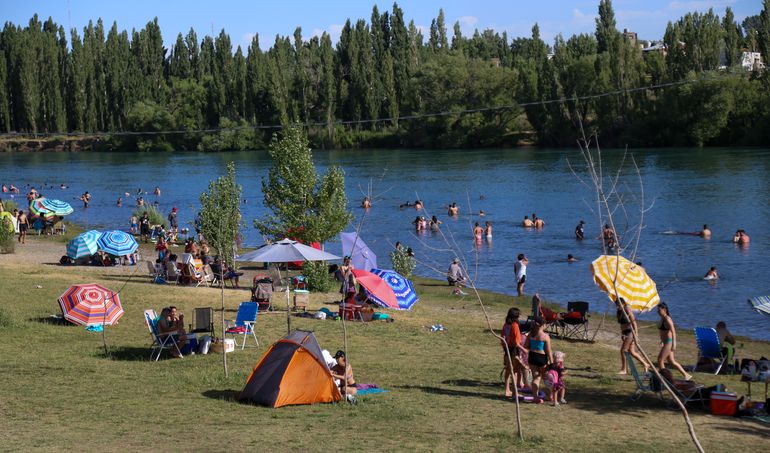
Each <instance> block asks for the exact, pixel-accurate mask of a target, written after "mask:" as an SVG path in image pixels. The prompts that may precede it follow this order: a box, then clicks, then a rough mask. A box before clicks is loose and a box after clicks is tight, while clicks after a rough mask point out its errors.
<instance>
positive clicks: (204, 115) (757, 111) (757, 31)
mask: <svg viewBox="0 0 770 453" xmlns="http://www.w3.org/2000/svg"><path fill="white" fill-rule="evenodd" d="M648 38H650V37H648ZM653 38H654V37H653ZM662 39H663V41H664V42H665V47H666V48H667V52H665V53H664V52H642V50H641V49H640V46H639V43H634V42H633V41H632V40H631V39H629V38H628V37H626V36H625V35H624V34H623V33H621V32H620V31H619V30H618V29H617V25H616V21H615V15H614V11H613V8H612V4H611V1H610V0H601V1H600V3H599V7H598V17H597V19H596V30H595V33H593V34H579V35H574V36H571V37H569V38H568V39H564V38H563V37H562V36H561V35H559V36H557V37H556V39H555V41H554V42H553V43H552V44H551V45H549V44H547V43H546V42H544V41H543V39H542V38H541V37H540V32H539V28H538V26H537V25H535V26H534V27H532V30H531V35H530V36H529V37H527V38H516V39H510V38H509V37H508V36H507V34H506V33H505V32H503V33H497V32H495V31H493V30H484V31H478V30H477V31H475V33H473V35H472V36H463V34H462V32H461V27H460V25H459V23H455V24H454V27H453V32H452V33H451V36H450V35H449V34H448V32H447V25H446V23H445V18H444V13H443V11H439V14H438V17H436V18H435V19H434V20H433V21H432V23H431V26H430V29H429V31H427V32H426V33H425V34H423V33H422V32H421V31H420V29H418V27H416V26H415V24H414V22H412V21H410V22H408V23H407V21H406V19H405V18H404V12H403V11H402V9H401V8H400V7H399V6H398V5H397V4H394V5H393V8H392V10H391V11H386V12H382V13H381V12H380V11H379V10H378V9H377V7H376V6H375V7H374V8H373V10H372V14H371V18H370V20H369V22H366V21H365V20H357V21H355V22H352V21H350V20H348V21H347V22H346V23H345V26H344V27H343V29H342V32H341V34H340V37H339V40H338V42H337V43H336V44H334V43H332V40H331V37H330V36H329V34H327V33H324V34H323V35H321V36H313V37H311V38H309V39H308V38H307V37H303V35H302V30H301V29H300V28H297V29H296V30H295V32H294V34H293V36H276V38H275V42H274V43H273V45H272V46H271V47H270V48H269V50H267V51H264V50H262V48H261V47H260V42H259V36H258V35H255V36H254V38H253V40H252V42H251V44H250V45H249V46H248V48H246V49H242V48H241V47H240V46H237V47H236V48H235V50H233V45H232V42H231V39H230V37H229V36H228V34H227V33H226V32H225V31H224V30H222V31H221V32H220V33H219V35H217V36H216V37H215V36H204V37H203V38H202V39H201V38H199V36H198V35H197V34H196V32H195V31H194V30H192V29H191V30H190V31H189V32H188V33H187V34H186V35H182V34H181V33H180V34H179V35H178V36H177V38H176V41H175V43H174V44H173V45H172V46H171V47H170V48H169V49H166V48H165V47H164V44H163V37H162V35H161V30H160V26H159V24H158V21H157V19H155V20H153V21H151V22H149V23H147V25H146V26H145V27H144V28H143V29H141V30H132V31H131V33H129V32H127V31H125V30H120V29H119V28H118V25H117V24H116V23H113V24H112V26H111V27H110V28H109V30H106V29H105V27H104V24H103V22H102V20H101V19H100V20H98V21H96V23H89V24H88V26H87V27H85V28H84V29H83V30H82V32H78V30H76V29H73V30H70V31H69V33H67V32H66V31H65V30H64V28H63V27H62V26H61V25H58V24H56V23H55V22H53V20H51V19H48V20H47V21H45V22H41V21H40V19H39V18H38V17H37V16H34V17H33V18H32V19H31V20H30V21H29V23H28V24H27V25H26V26H20V25H15V24H12V23H6V24H5V26H4V28H3V30H2V32H0V133H8V132H19V133H46V134H51V133H64V132H68V133H76V134H77V133H84V134H87V133H97V132H106V133H109V132H126V131H128V132H163V133H160V134H157V133H156V134H145V135H142V134H139V135H121V134H115V135H110V134H107V135H108V137H109V139H108V140H107V141H106V143H107V144H108V145H109V146H112V147H116V148H126V147H130V148H139V149H166V148H168V149H196V148H197V149H204V150H217V149H246V148H257V147H262V146H263V142H264V140H265V137H269V136H270V134H272V132H273V131H274V126H277V125H286V124H291V123H297V122H299V123H305V124H309V127H308V131H309V135H310V137H311V140H312V141H313V142H314V144H316V145H322V146H330V147H331V146H341V147H354V146H415V147H476V146H501V145H509V144H514V143H517V142H521V141H522V140H528V141H536V142H537V143H539V144H541V145H562V144H571V143H574V139H575V137H576V134H577V131H578V129H579V126H580V124H583V125H584V126H586V127H588V128H589V129H595V130H597V131H599V133H600V135H601V136H602V137H603V141H604V142H605V143H607V144H625V143H628V144H631V145H699V146H700V145H709V144H728V145H735V144H767V143H768V142H770V137H769V136H768V134H770V132H768V131H770V127H767V126H770V112H769V110H770V109H768V107H767V105H770V102H768V101H770V95H769V94H768V93H770V90H768V76H767V73H766V72H761V71H746V70H743V69H741V68H740V55H741V53H742V52H743V51H747V50H749V51H759V52H761V53H762V55H763V56H767V55H768V50H769V49H770V0H763V9H762V10H761V11H760V12H759V14H758V15H757V16H751V17H748V18H747V19H746V20H744V21H743V23H742V24H741V25H739V24H738V23H737V22H736V20H735V18H734V16H733V13H732V11H731V10H730V9H729V8H728V9H727V10H726V11H725V13H724V16H723V17H721V18H720V17H719V16H718V15H717V14H715V13H714V12H713V11H711V10H709V11H708V12H706V13H690V14H687V15H685V16H684V17H682V18H680V19H679V20H677V21H676V22H671V23H669V24H668V27H667V29H666V32H665V35H664V36H663V37H662ZM724 66H726V68H725V67H724ZM680 81H690V82H691V83H686V84H678V85H673V86H667V87H661V88H655V89H645V90H638V89H637V88H639V87H649V86H653V85H667V84H669V83H670V82H680ZM605 93H610V94H608V95H602V94H605ZM594 95H600V96H595V97H591V96H594ZM557 99H562V100H563V101H560V102H543V101H551V100H557ZM521 104H524V105H523V106H522V105H521ZM476 109H481V110H478V111H471V112H467V111H468V110H476ZM461 111H466V112H465V113H462V114H461V113H457V112H461ZM442 112H451V113H449V114H444V115H426V114H434V113H442ZM415 116H416V118H414V117H415ZM169 132H171V133H169Z"/></svg>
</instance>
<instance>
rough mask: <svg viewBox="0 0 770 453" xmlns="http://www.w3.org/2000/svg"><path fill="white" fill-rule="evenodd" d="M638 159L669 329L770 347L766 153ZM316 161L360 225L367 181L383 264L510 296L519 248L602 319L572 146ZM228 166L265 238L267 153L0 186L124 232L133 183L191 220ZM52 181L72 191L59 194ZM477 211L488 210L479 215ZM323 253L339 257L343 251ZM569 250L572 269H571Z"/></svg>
mask: <svg viewBox="0 0 770 453" xmlns="http://www.w3.org/2000/svg"><path fill="white" fill-rule="evenodd" d="M634 156H635V159H636V162H637V164H638V165H639V167H640V171H641V174H642V177H643V179H644V183H645V189H646V193H645V197H646V199H647V201H648V202H653V209H652V211H651V212H649V213H648V215H647V218H646V222H645V223H646V225H645V229H644V231H643V233H642V237H641V242H640V250H639V256H638V257H637V260H639V261H642V262H643V263H644V266H645V268H646V269H647V270H648V272H649V273H650V275H651V276H652V277H653V278H654V279H655V280H656V282H657V283H658V286H659V288H660V292H661V295H662V297H663V299H664V300H666V301H667V302H668V303H669V305H670V306H671V307H672V313H673V315H674V319H675V320H676V322H677V323H678V324H680V325H682V326H686V327H693V326H696V325H714V324H715V323H716V321H718V320H724V321H726V322H727V323H728V325H729V326H730V328H731V330H733V331H734V332H736V333H739V334H744V335H752V336H755V337H759V338H765V339H770V328H768V327H767V326H768V323H767V320H766V318H762V317H761V316H759V315H757V314H755V313H753V312H752V311H751V310H750V309H749V306H748V304H747V302H746V299H747V298H748V297H750V296H755V295H763V294H770V277H768V272H767V270H766V261H767V258H768V257H769V256H770V237H768V236H769V234H768V224H770V204H769V203H768V201H770V176H768V172H769V171H770V159H769V157H770V151H768V150H759V149H751V150H741V149H707V150H697V149H666V150H645V151H634ZM603 158H604V163H605V167H607V168H612V167H614V166H616V165H617V164H618V163H620V162H621V160H622V158H623V152H622V151H611V150H607V151H605V152H604V154H603ZM315 159H316V162H317V163H318V164H319V166H320V167H322V168H324V167H326V166H328V165H329V164H337V165H341V166H342V167H343V168H344V169H345V172H346V181H347V192H348V196H349V200H350V205H351V207H352V210H353V211H354V213H355V215H356V221H355V222H356V224H357V222H358V221H359V220H360V218H361V215H362V214H363V210H362V209H360V208H358V207H357V206H359V204H360V201H361V199H362V198H363V197H364V196H365V195H366V194H367V191H368V187H369V186H370V184H371V187H372V195H373V196H374V200H373V204H374V206H373V207H372V209H370V210H369V213H368V215H367V216H366V218H365V219H364V222H363V227H362V236H363V239H364V240H365V241H366V243H367V244H368V245H369V246H370V247H371V248H372V250H374V252H375V253H377V254H378V255H379V260H380V266H381V267H389V266H390V263H389V259H388V253H389V252H390V250H392V247H393V244H395V242H396V241H400V242H401V243H403V244H405V245H408V246H411V247H412V248H413V249H414V251H415V253H416V255H417V258H418V260H419V263H420V264H419V266H418V273H419V274H421V275H425V276H429V277H436V278H443V272H445V270H446V268H447V267H448V265H449V263H450V261H451V259H452V257H453V256H455V255H461V256H463V257H464V258H465V259H466V260H467V263H468V267H469V272H470V273H471V275H472V276H473V277H474V278H476V279H477V281H478V284H479V286H481V287H483V288H488V289H491V290H495V291H502V292H506V293H514V292H515V289H516V288H515V284H514V282H513V261H514V257H515V256H516V255H517V254H519V253H525V254H526V255H527V257H528V258H529V260H530V264H529V268H528V276H527V284H526V288H525V290H526V292H527V293H533V292H535V291H539V292H540V293H541V294H542V295H543V296H545V297H546V298H548V299H554V300H560V301H564V302H566V301H569V300H587V301H589V302H591V304H592V308H593V309H594V310H599V311H601V310H604V309H606V308H607V306H608V305H607V299H606V297H605V296H604V295H603V294H602V293H600V292H599V291H598V289H597V288H596V286H595V285H594V284H593V281H592V278H591V274H590V270H589V265H590V262H591V260H592V259H593V258H595V257H596V256H597V255H598V254H599V253H600V247H599V241H598V240H595V239H594V238H595V237H597V236H598V235H599V231H600V229H599V227H600V225H598V222H597V220H595V218H596V217H595V215H594V214H593V213H592V211H591V209H592V208H593V207H594V206H595V203H594V194H593V193H592V192H591V191H590V190H588V189H587V188H586V187H585V186H584V185H582V184H580V183H579V182H578V181H577V179H576V178H575V176H574V175H573V174H572V173H571V171H570V169H569V165H568V160H569V162H570V163H571V164H572V165H573V166H575V168H576V169H577V170H578V171H580V170H581V169H582V168H583V165H582V162H581V160H580V156H579V155H578V153H577V152H576V151H575V150H541V149H534V148H532V149H516V150H469V151H436V150H409V149H404V150H379V151H372V150H351V151H328V152H317V153H316V154H315ZM230 160H233V161H235V162H236V164H237V171H238V177H239V182H240V183H241V184H242V185H243V187H244V200H243V201H244V203H243V205H242V210H243V214H244V219H246V224H247V225H246V226H245V227H244V237H245V242H246V243H247V244H249V245H256V244H259V243H261V242H262V241H261V238H260V237H259V236H258V234H257V233H256V231H255V230H254V228H253V227H252V226H251V220H252V219H254V218H256V217H259V216H261V215H263V213H264V211H263V207H262V195H261V185H260V183H261V178H262V177H263V176H264V175H265V174H266V172H267V168H268V167H269V165H270V162H269V158H268V156H267V154H266V153H265V152H237V153H235V152H234V153H215V154H205V153H59V154H41V153H30V154H0V181H2V182H5V183H14V184H16V185H20V184H21V185H22V186H23V185H25V184H28V183H29V184H34V185H35V186H36V187H38V188H40V186H41V185H43V183H46V184H48V185H55V186H56V187H57V188H56V189H48V190H46V191H44V192H48V193H49V195H51V196H56V197H58V198H62V199H64V200H66V201H69V202H71V203H72V204H73V206H74V207H75V208H76V213H75V214H74V215H73V216H72V218H73V219H75V220H77V221H79V222H82V223H85V224H88V225H89V226H102V227H119V228H124V229H126V228H128V218H129V216H130V212H131V209H132V205H133V200H132V198H126V197H125V195H124V193H125V192H129V193H131V194H132V197H133V196H134V195H133V194H135V193H136V191H137V189H140V188H141V189H142V190H143V191H146V192H150V193H147V194H144V198H145V200H146V201H147V202H148V203H152V202H154V201H156V200H157V201H158V202H159V203H160V207H161V209H162V210H163V211H164V212H168V211H169V210H170V209H171V207H173V206H176V207H178V208H179V210H180V214H179V219H180V224H181V225H184V224H188V226H189V223H190V222H191V221H192V218H193V216H194V215H195V212H196V210H197V206H198V195H199V194H200V193H201V191H203V190H205V188H206V186H207V184H208V182H209V180H211V179H213V178H214V177H216V176H217V175H219V174H221V173H223V172H224V171H225V165H226V163H227V162H228V161H230ZM60 183H66V184H68V185H69V188H68V189H66V190H60V189H58V185H59V184H60ZM633 184H634V182H633V181H631V182H629V187H624V188H623V191H624V194H625V195H626V196H628V197H631V198H632V197H636V196H638V194H637V193H635V192H634V189H633ZM155 186H160V187H161V189H162V190H163V195H162V196H161V197H155V196H154V195H152V193H151V192H152V189H153V188H154V187H155ZM86 190H88V191H90V192H91V194H92V195H93V200H92V203H91V207H90V208H89V209H88V210H87V211H84V210H83V209H82V208H81V205H80V203H78V202H77V197H78V196H79V195H80V194H82V193H83V192H84V191H86ZM119 196H123V197H124V200H123V207H122V208H119V207H117V206H116V205H115V204H116V200H117V198H118V197H119ZM416 199H421V200H423V202H424V203H425V209H424V210H423V211H422V212H415V210H414V208H412V207H408V208H404V209H399V205H400V204H402V203H404V202H406V201H412V202H413V201H414V200H416ZM452 202H456V203H457V204H458V205H459V206H460V216H459V218H451V217H448V216H447V210H446V206H447V205H448V204H450V203H452ZM479 210H483V211H484V212H485V213H486V216H484V217H478V215H477V213H478V212H479ZM533 212H535V213H537V215H538V216H539V217H542V218H543V219H544V220H545V222H546V226H545V228H544V229H543V230H541V231H537V230H528V229H524V228H521V227H520V226H519V225H520V222H521V219H522V218H523V217H524V215H531V214H532V213H533ZM471 213H473V214H471ZM417 215H425V216H426V217H427V218H430V216H432V215H436V216H437V217H438V218H439V219H440V220H441V221H442V222H443V223H442V225H441V231H440V232H439V233H436V232H430V231H429V232H421V233H419V234H418V233H415V232H414V228H413V226H412V224H411V222H412V221H413V220H414V218H415V216H417ZM581 219H583V220H585V221H586V222H587V225H586V240H585V241H577V240H575V239H574V235H573V231H574V228H575V225H576V224H577V222H578V221H579V220H581ZM476 221H478V222H480V223H481V224H482V225H483V224H484V222H485V221H490V222H492V226H493V230H494V236H493V239H492V240H489V241H488V240H486V238H484V239H483V240H482V241H481V242H480V243H476V242H475V241H474V239H473V234H472V229H473V224H474V222H476ZM704 223H707V224H708V225H709V227H710V228H711V229H712V231H713V232H714V236H713V238H712V239H711V240H703V239H702V238H700V237H696V236H690V235H672V234H662V233H663V232H666V231H674V232H676V231H683V232H693V231H698V230H699V229H700V227H701V226H702V225H703V224H704ZM738 228H743V229H745V230H746V231H747V233H748V234H749V235H750V236H751V239H752V243H751V245H750V246H749V247H744V248H739V247H737V246H736V245H734V244H733V243H732V242H731V238H732V234H733V233H734V232H735V230H737V229H738ZM351 229H352V228H351ZM328 247H329V249H330V250H331V251H332V252H338V253H339V249H340V245H339V243H330V244H328ZM567 254H572V255H574V256H575V257H576V258H577V259H578V260H579V261H578V262H576V263H567V262H566V257H567ZM711 266H716V267H717V268H718V270H719V274H720V277H721V279H720V280H719V281H718V282H711V283H709V282H707V281H704V280H703V279H702V278H703V275H704V274H705V273H706V271H707V270H708V269H709V268H710V267H711ZM447 291H448V290H447ZM642 317H643V318H650V317H651V316H650V315H649V314H648V315H644V316H642Z"/></svg>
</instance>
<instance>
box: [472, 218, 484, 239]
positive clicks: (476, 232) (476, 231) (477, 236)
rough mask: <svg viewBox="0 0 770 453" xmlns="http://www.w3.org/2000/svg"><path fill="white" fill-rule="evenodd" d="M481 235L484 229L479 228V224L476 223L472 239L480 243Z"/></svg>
mask: <svg viewBox="0 0 770 453" xmlns="http://www.w3.org/2000/svg"><path fill="white" fill-rule="evenodd" d="M483 234H484V229H483V228H481V226H480V225H479V222H476V225H475V226H474V227H473V238H474V239H475V240H476V242H481V237H482V235H483Z"/></svg>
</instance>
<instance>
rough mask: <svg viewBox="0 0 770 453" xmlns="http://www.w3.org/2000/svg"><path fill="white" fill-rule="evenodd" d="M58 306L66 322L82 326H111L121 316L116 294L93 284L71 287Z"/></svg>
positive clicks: (120, 307)
mask: <svg viewBox="0 0 770 453" xmlns="http://www.w3.org/2000/svg"><path fill="white" fill-rule="evenodd" d="M59 305H60V306H61V311H62V313H63V314H64V318H65V319H66V320H67V321H69V322H72V323H75V324H80V325H83V326H97V325H107V326H111V325H112V324H114V323H115V322H117V320H118V319H120V317H121V316H123V307H122V306H121V305H120V298H119V297H118V295H117V293H115V292H114V291H112V290H111V289H107V288H105V287H104V286H101V285H97V284H95V283H90V284H84V285H73V286H71V287H70V288H69V289H68V290H67V291H65V292H64V294H62V295H61V296H59Z"/></svg>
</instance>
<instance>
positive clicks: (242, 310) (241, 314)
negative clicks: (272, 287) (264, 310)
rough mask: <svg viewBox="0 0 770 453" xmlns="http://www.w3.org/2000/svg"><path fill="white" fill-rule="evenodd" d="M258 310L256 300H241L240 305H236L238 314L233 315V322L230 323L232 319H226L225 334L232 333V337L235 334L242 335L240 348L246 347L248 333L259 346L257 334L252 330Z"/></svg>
mask: <svg viewBox="0 0 770 453" xmlns="http://www.w3.org/2000/svg"><path fill="white" fill-rule="evenodd" d="M258 312H259V304H257V303H256V302H241V305H239V306H238V314H237V315H236V316H235V322H234V324H232V322H233V321H232V320H229V321H228V327H227V329H226V330H225V336H227V335H232V336H233V338H234V339H235V337H236V336H237V335H243V343H241V350H243V348H245V347H246V340H248V338H249V335H251V336H252V338H254V341H255V342H256V343H257V347H259V340H257V335H256V333H255V332H254V324H256V323H257V313H258ZM235 344H236V346H237V345H238V340H235Z"/></svg>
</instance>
